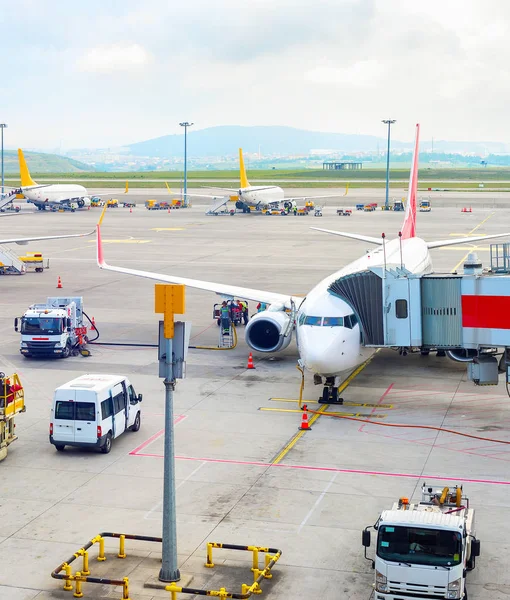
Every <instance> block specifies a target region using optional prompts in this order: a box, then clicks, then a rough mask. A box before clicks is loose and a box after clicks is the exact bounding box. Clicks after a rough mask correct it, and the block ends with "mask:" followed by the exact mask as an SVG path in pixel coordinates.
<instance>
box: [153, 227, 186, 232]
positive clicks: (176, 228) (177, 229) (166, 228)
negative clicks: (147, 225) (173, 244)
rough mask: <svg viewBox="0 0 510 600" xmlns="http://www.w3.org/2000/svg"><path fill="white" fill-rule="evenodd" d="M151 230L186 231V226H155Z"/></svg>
mask: <svg viewBox="0 0 510 600" xmlns="http://www.w3.org/2000/svg"><path fill="white" fill-rule="evenodd" d="M151 231H184V227H154V228H153V229H151Z"/></svg>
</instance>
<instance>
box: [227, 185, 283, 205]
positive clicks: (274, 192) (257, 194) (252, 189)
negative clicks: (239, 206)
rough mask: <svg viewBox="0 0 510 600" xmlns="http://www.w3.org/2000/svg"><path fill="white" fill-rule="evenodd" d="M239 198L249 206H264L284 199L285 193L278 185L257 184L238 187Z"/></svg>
mask: <svg viewBox="0 0 510 600" xmlns="http://www.w3.org/2000/svg"><path fill="white" fill-rule="evenodd" d="M238 195H239V200H241V201H242V202H244V203H245V204H248V205H250V206H257V205H260V206H261V207H266V206H268V205H269V204H272V203H273V202H281V201H282V200H284V199H285V193H284V191H283V190H282V188H281V187H278V186H276V185H275V186H262V185H260V186H258V185H250V186H249V187H245V188H240V189H239V192H238Z"/></svg>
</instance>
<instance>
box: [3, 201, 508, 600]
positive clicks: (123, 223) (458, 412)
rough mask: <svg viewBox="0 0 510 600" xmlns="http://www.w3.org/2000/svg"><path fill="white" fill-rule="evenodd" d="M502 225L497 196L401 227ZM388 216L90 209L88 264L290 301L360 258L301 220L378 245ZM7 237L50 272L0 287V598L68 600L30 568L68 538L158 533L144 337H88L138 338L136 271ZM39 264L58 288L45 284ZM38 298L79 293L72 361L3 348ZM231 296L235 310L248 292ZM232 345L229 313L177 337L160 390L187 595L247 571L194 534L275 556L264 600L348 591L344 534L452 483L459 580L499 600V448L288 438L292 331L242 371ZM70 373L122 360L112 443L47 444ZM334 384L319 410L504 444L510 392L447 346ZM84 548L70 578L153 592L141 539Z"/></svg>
mask: <svg viewBox="0 0 510 600" xmlns="http://www.w3.org/2000/svg"><path fill="white" fill-rule="evenodd" d="M151 192H153V190H151ZM300 192H301V193H302V194H303V195H304V194H307V193H308V192H309V191H308V190H306V191H305V190H300ZM372 192H374V193H375V192H377V190H374V191H372ZM149 197H150V196H149ZM464 197H466V198H467V200H466V202H469V199H471V198H472V196H471V195H470V194H466V195H465V196H464ZM460 201H461V202H462V201H463V199H462V198H461V200H460ZM24 212H26V211H24ZM99 214H100V210H99V209H91V210H89V211H79V212H76V213H74V214H72V213H67V212H66V213H47V212H45V213H41V212H37V213H33V214H30V213H28V212H26V214H23V215H22V216H18V217H14V216H13V217H10V218H6V219H4V220H2V219H1V218H0V226H1V227H2V230H3V231H4V232H6V233H7V231H8V234H9V235H10V236H17V237H19V236H31V235H36V234H41V233H42V234H43V235H52V234H58V233H77V232H80V231H87V230H90V229H92V228H93V227H94V224H95V222H96V221H97V219H98V217H99ZM509 217H510V210H506V209H505V210H504V209H500V210H490V209H483V208H476V209H474V211H473V212H472V213H468V214H463V213H461V212H460V210H458V209H457V208H437V207H434V208H433V210H432V212H431V213H427V214H419V215H418V232H419V234H420V236H422V237H423V238H424V239H428V240H432V239H448V238H449V237H450V236H451V235H455V236H460V235H466V234H468V233H470V232H472V233H476V234H477V235H478V234H484V233H497V232H503V231H504V230H505V229H510V227H509V226H508V225H505V223H506V222H509V221H510V219H509ZM401 222H402V214H399V213H391V212H390V213H384V212H380V211H378V212H376V213H361V212H355V213H354V214H353V216H352V217H350V218H340V217H337V216H336V214H335V211H334V208H333V207H329V206H327V207H326V208H325V210H324V216H323V217H322V218H314V217H313V216H306V217H293V216H286V217H281V216H272V217H270V218H267V217H264V216H261V215H260V216H258V215H255V216H254V215H237V216H236V217H234V218H231V217H206V216H205V215H204V206H199V205H194V206H193V208H191V209H182V210H177V211H171V212H170V213H168V212H165V211H147V210H145V209H144V208H142V207H141V206H137V207H136V208H135V209H134V210H133V212H132V213H130V212H129V210H128V209H123V208H119V209H111V210H108V211H107V214H106V217H105V220H104V223H103V228H102V233H103V238H104V246H105V255H106V260H107V261H108V262H109V263H110V264H114V265H126V266H129V267H131V268H139V269H145V270H151V271H157V272H161V273H173V274H177V275H181V276H187V277H191V278H197V279H204V280H209V281H222V282H225V283H232V284H239V285H242V286H247V287H256V288H261V289H267V290H271V291H277V292H284V293H291V294H296V295H299V294H300V295H305V294H306V293H307V291H308V290H309V289H310V288H311V287H312V286H313V285H314V284H315V283H317V282H318V281H319V280H320V279H321V278H323V277H325V276H326V275H329V274H331V272H333V271H335V270H336V269H338V268H340V267H341V266H343V265H345V264H346V263H348V262H350V261H351V260H353V259H355V258H357V257H359V256H360V255H361V254H362V253H363V252H364V251H365V245H364V244H363V243H362V242H356V241H350V240H346V239H342V238H337V237H333V236H327V235H324V234H321V233H319V232H316V231H312V230H310V227H311V226H316V227H323V228H329V229H340V230H343V231H355V232H358V233H364V234H367V235H372V236H378V235H379V234H380V233H382V232H383V231H384V232H385V233H386V235H387V236H388V237H390V238H391V237H393V236H394V235H395V236H396V235H397V233H398V231H399V229H400V225H401ZM1 235H3V234H1ZM16 249H18V250H20V253H24V252H25V250H28V251H41V252H43V254H44V256H45V257H47V258H49V259H50V268H49V269H48V270H45V271H44V272H43V273H42V274H36V273H29V274H26V275H25V276H22V277H16V276H12V277H4V278H2V279H1V281H0V285H1V286H2V293H1V296H0V306H1V311H0V333H1V339H2V345H1V348H0V370H2V371H4V372H5V373H7V374H10V373H12V372H17V373H19V375H20V378H21V381H22V383H23V385H24V387H25V395H26V404H27V411H26V413H25V414H21V415H19V417H18V418H17V421H16V423H17V435H18V436H19V439H18V440H17V441H16V442H15V443H14V444H13V445H12V446H10V449H9V454H8V456H7V458H6V460H5V461H4V462H2V463H1V464H0V474H1V477H2V484H1V485H0V505H1V510H2V512H1V513H0V598H1V600H32V599H34V598H37V599H38V600H49V599H61V598H70V597H72V593H71V592H64V591H63V590H62V583H61V582H59V581H56V580H54V579H52V578H51V577H50V573H51V571H52V570H53V569H54V568H55V567H56V566H57V565H59V564H60V563H62V562H63V561H64V560H65V559H66V558H68V557H69V556H70V555H71V554H72V553H73V552H76V551H77V550H78V549H79V548H80V547H81V546H82V545H84V544H85V543H86V542H87V541H88V540H89V539H90V538H92V537H94V536H95V535H96V534H98V533H99V532H101V531H117V532H121V533H131V534H140V535H148V536H159V535H161V518H162V512H161V510H162V508H161V501H162V493H163V485H162V483H163V482H162V468H163V460H162V456H163V432H162V427H163V411H164V386H163V383H162V380H160V379H158V365H157V351H156V349H155V348H139V347H138V348H137V347H130V346H121V347H118V346H110V345H108V342H116V343H119V342H124V343H126V344H127V343H142V344H151V343H155V342H156V340H157V322H158V318H159V316H158V315H155V314H154V282H150V281H148V280H142V279H136V278H132V277H129V276H123V275H121V274H119V273H112V272H103V271H100V270H99V269H98V268H97V266H96V264H95V241H94V238H93V237H91V238H83V239H79V240H54V241H46V242H35V243H33V244H30V245H28V246H23V247H17V246H16ZM488 249H489V244H488V243H483V242H481V243H480V242H479V243H478V247H477V248H476V251H477V252H478V254H479V257H480V259H481V260H482V262H483V263H484V265H485V266H487V264H488V260H489V252H488ZM470 250H472V247H471V246H468V245H466V246H462V247H448V248H443V249H438V250H433V251H432V256H433V259H434V266H435V269H436V271H441V272H448V271H451V270H452V269H454V268H461V265H462V263H463V262H464V259H465V257H466V255H467V253H468V252H469V251H470ZM58 276H60V277H61V279H62V283H63V289H62V290H57V289H56V284H57V277H58ZM57 294H58V295H65V296H83V298H84V306H85V311H86V312H87V313H88V314H89V315H90V316H94V318H95V321H96V324H97V327H98V329H99V332H100V340H99V341H101V342H102V343H103V344H104V345H95V346H92V347H91V350H92V355H91V356H90V357H89V358H84V357H81V356H80V357H74V358H69V359H66V360H29V359H24V358H23V357H22V356H21V355H20V354H19V350H18V348H19V336H18V334H16V333H15V332H14V330H13V319H14V317H16V316H19V315H20V314H22V312H23V311H24V310H25V309H26V308H27V307H28V305H29V304H32V303H35V302H42V301H44V300H45V298H46V297H47V296H51V295H57ZM215 302H218V297H217V296H215V295H213V294H210V293H206V292H201V291H197V290H191V289H188V290H187V291H186V307H187V311H186V319H187V320H190V321H192V322H193V333H192V342H191V343H192V344H193V345H201V346H203V345H212V346H215V345H217V342H218V328H217V326H216V323H215V322H214V321H213V320H212V308H213V304H214V303H215ZM250 308H251V311H252V312H254V310H255V305H254V303H250ZM248 353H249V348H248V347H247V346H246V344H245V342H244V339H243V335H242V327H241V328H240V340H239V343H238V345H237V347H236V348H235V349H233V350H230V351H221V352H220V351H212V350H198V349H191V350H190V351H189V356H188V365H187V367H188V368H187V378H186V379H185V380H183V381H179V382H178V384H177V388H176V392H175V396H174V399H175V406H174V412H175V452H176V456H177V458H176V477H177V479H176V488H177V533H178V557H179V567H180V569H181V572H182V573H183V574H190V575H192V576H193V581H192V583H191V585H192V586H193V587H199V588H208V589H219V588H220V587H222V586H224V587H226V588H227V589H229V591H235V592H238V593H239V592H240V591H241V583H250V582H251V578H252V573H251V572H250V567H251V556H250V555H249V554H248V553H246V555H244V554H243V553H241V552H236V553H234V552H229V551H222V550H217V551H215V553H214V555H213V556H214V562H215V563H216V565H217V566H216V567H215V568H214V569H207V568H205V567H204V562H205V544H206V542H207V541H213V542H223V543H233V544H240V545H247V544H250V545H260V546H269V547H275V548H279V549H281V550H282V551H283V554H282V558H281V559H280V561H279V562H278V563H277V565H276V566H275V567H274V569H273V579H271V580H268V581H265V582H263V583H262V589H263V591H264V597H266V598H269V599H274V600H276V599H278V600H290V599H294V598H319V597H320V598H323V599H326V600H330V599H331V600H333V599H335V600H336V599H338V598H346V599H353V600H358V599H367V600H368V598H370V596H371V594H372V587H371V584H372V581H373V576H374V572H373V571H372V569H371V568H370V563H369V562H367V561H365V560H364V558H363V548H362V546H361V530H362V529H363V528H364V527H365V526H367V525H371V524H373V523H374V522H375V521H376V519H377V517H378V515H379V513H380V511H381V510H383V509H385V508H389V507H390V506H391V504H392V503H393V502H394V501H395V500H396V499H398V497H400V496H408V497H410V498H415V499H417V498H419V491H420V488H421V484H422V483H423V481H427V482H428V483H437V484H438V485H443V484H444V485H447V484H449V483H451V482H452V481H459V482H461V483H463V484H464V490H465V492H466V494H467V495H468V496H469V498H470V502H471V506H473V507H475V509H476V511H477V515H476V520H477V535H478V537H479V538H480V540H481V556H480V558H479V559H478V560H477V568H476V569H475V570H474V571H473V572H471V573H469V574H468V575H467V578H468V589H469V594H470V598H471V599H472V600H478V599H480V600H481V599H482V598H484V599H485V598H486V597H487V596H489V595H490V597H491V598H493V599H495V600H503V598H506V597H508V594H509V593H510V572H509V570H508V566H507V565H508V555H509V551H510V542H509V539H510V537H507V536H510V494H509V490H510V450H509V448H510V446H507V445H504V444H501V443H492V442H488V441H483V440H473V439H469V438H462V437H458V436H454V435H452V434H448V433H444V432H439V431H430V430H407V429H397V428H395V429H394V428H390V427H381V426H377V425H371V424H365V423H360V422H355V421H347V420H342V419H338V418H334V417H331V416H330V417H328V416H320V417H319V418H318V419H317V420H315V421H314V422H313V424H312V430H311V431H308V432H304V433H303V434H300V435H299V436H298V437H296V434H297V433H298V427H299V424H300V418H301V415H300V413H299V412H289V409H296V408H297V405H296V402H292V400H293V399H296V398H297V397H298V393H299V384H300V379H299V373H298V371H297V370H296V368H295V366H296V358H297V352H296V347H295V344H294V343H292V344H291V345H290V346H289V348H287V349H286V350H285V351H284V352H283V353H280V354H274V355H271V354H268V355H264V354H259V353H254V360H255V366H256V369H255V370H247V369H246V362H247V357H248ZM83 373H119V374H125V375H127V376H129V378H130V380H131V381H132V383H133V384H134V386H135V389H136V390H137V392H139V393H142V394H143V396H144V400H143V404H142V408H143V417H142V427H141V429H140V431H139V432H137V433H132V432H128V433H126V434H125V435H123V436H121V437H120V438H119V439H118V440H116V441H115V443H114V445H113V448H112V451H111V453H110V454H107V455H103V454H99V453H95V452H90V451H82V450H78V449H72V448H67V449H66V450H65V452H62V453H61V452H56V451H55V449H54V448H53V447H52V446H51V445H50V444H49V441H48V425H49V411H50V404H51V399H52V394H53V390H54V389H55V387H57V386H59V385H61V384H62V383H64V382H66V381H68V380H70V379H72V378H74V377H76V376H78V375H80V374H83ZM320 391H321V389H319V388H317V387H314V386H313V382H312V376H311V374H309V373H308V374H307V376H306V386H305V390H304V398H305V399H310V400H313V399H315V398H317V396H318V395H319V393H320ZM343 397H344V398H345V402H346V404H345V405H344V406H343V407H340V408H339V407H330V408H329V409H328V411H331V412H344V413H347V414H359V415H361V416H360V418H364V417H365V416H371V417H372V418H373V419H374V420H377V421H380V422H381V423H386V424H387V423H400V424H417V425H433V426H437V427H448V428H451V429H454V430H457V431H460V432H465V433H469V434H474V435H479V436H481V437H486V438H496V439H500V440H506V441H510V399H509V398H508V396H507V393H506V391H505V387H504V385H503V382H502V381H501V383H500V385H499V386H497V387H483V388H479V387H475V386H474V385H473V384H472V383H471V382H468V381H467V380H466V370H465V367H464V366H462V365H460V364H457V363H453V362H452V361H450V360H449V359H447V358H438V357H436V356H433V355H430V356H428V357H422V356H419V355H409V356H407V357H401V356H399V355H398V354H397V353H396V352H392V351H381V352H379V353H378V354H377V355H376V356H375V358H374V359H373V360H372V362H371V363H370V364H369V365H368V366H367V367H366V368H365V369H364V370H362V371H361V372H360V374H359V375H358V376H357V377H355V378H354V380H353V381H352V382H351V383H350V385H349V386H348V388H347V389H346V390H345V392H344V393H343ZM311 406H315V407H316V406H317V405H313V404H311ZM106 547H107V553H108V560H107V561H106V562H104V563H99V562H97V561H96V560H95V558H94V560H91V561H90V566H91V573H92V576H97V577H115V578H119V577H120V578H121V577H124V576H128V577H129V580H130V597H131V599H132V600H150V599H154V600H156V599H160V598H169V597H170V595H169V593H167V592H164V591H161V590H151V589H148V588H145V587H144V582H145V581H146V580H148V579H150V578H151V577H153V576H155V575H157V573H158V571H159V568H160V558H161V553H160V548H158V547H157V545H154V544H150V543H148V542H127V544H126V551H127V558H126V559H124V560H120V559H118V558H116V552H115V548H116V547H117V546H116V544H112V543H111V541H107V545H106ZM371 551H373V549H372V550H371ZM95 556H96V554H95V551H94V553H93V554H91V558H92V557H95ZM80 566H81V561H80ZM75 570H76V569H75ZM121 595H122V593H121V589H120V588H112V587H110V586H107V585H93V584H87V583H85V584H84V597H85V598H90V599H93V600H99V599H106V598H110V599H111V598H121ZM178 597H179V598H186V596H184V595H183V596H180V595H179V596H178Z"/></svg>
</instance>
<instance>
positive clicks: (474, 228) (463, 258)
mask: <svg viewBox="0 0 510 600" xmlns="http://www.w3.org/2000/svg"><path fill="white" fill-rule="evenodd" d="M495 214H496V212H492V213H491V214H490V215H489V216H488V217H485V219H484V220H483V221H481V222H480V223H478V225H477V226H476V227H473V229H471V231H470V232H469V233H468V234H467V235H468V236H470V235H471V234H472V233H474V232H475V231H476V230H477V229H478V228H479V227H481V226H482V225H483V224H484V223H485V222H486V221H488V220H489V219H490V218H491V217H493V216H494V215H495ZM443 249H444V248H443ZM462 249H463V250H465V248H462ZM488 249H489V248H487V250H488ZM457 250H459V247H457ZM474 250H485V248H469V249H468V252H466V254H464V256H463V257H462V258H461V259H460V260H459V262H458V263H457V264H456V265H455V266H454V267H453V269H452V270H451V272H452V273H454V272H455V271H456V270H457V269H458V268H459V267H460V265H461V264H462V263H463V262H464V261H465V260H466V258H467V257H468V255H469V253H470V252H473V251H474Z"/></svg>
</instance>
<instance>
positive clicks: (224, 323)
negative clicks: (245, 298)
mask: <svg viewBox="0 0 510 600" xmlns="http://www.w3.org/2000/svg"><path fill="white" fill-rule="evenodd" d="M220 321H221V328H222V331H223V335H226V334H229V333H230V311H229V309H228V306H227V301H226V300H223V302H222V303H221V308H220Z"/></svg>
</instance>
